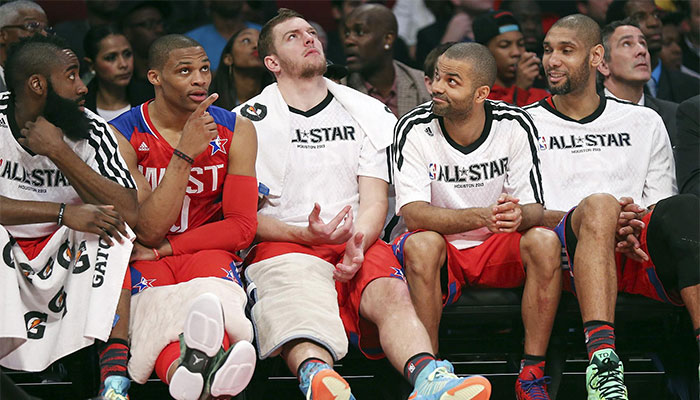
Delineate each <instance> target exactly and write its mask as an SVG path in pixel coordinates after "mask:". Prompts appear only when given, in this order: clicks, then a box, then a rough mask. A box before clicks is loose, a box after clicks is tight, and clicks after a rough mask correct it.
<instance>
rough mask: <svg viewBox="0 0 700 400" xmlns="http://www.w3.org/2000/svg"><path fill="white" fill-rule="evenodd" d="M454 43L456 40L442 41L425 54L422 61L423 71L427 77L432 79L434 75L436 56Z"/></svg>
mask: <svg viewBox="0 0 700 400" xmlns="http://www.w3.org/2000/svg"><path fill="white" fill-rule="evenodd" d="M455 43H456V42H447V43H442V44H439V45H437V46H436V47H435V48H433V49H432V50H430V53H428V55H427V56H425V61H424V62H423V73H424V74H425V76H427V77H429V78H430V79H431V80H432V79H433V76H434V75H435V63H437V59H438V57H440V56H441V55H442V54H443V53H444V52H445V51H446V50H447V49H449V48H450V47H451V46H452V45H453V44H455Z"/></svg>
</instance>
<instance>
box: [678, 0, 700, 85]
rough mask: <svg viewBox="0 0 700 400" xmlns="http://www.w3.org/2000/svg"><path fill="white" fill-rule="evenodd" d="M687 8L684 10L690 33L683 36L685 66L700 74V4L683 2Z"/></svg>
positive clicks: (682, 46)
mask: <svg viewBox="0 0 700 400" xmlns="http://www.w3.org/2000/svg"><path fill="white" fill-rule="evenodd" d="M681 4H682V5H684V6H686V7H684V8H683V9H684V10H685V11H686V13H685V15H687V16H688V28H689V29H688V31H687V32H686V33H685V34H684V35H683V40H682V41H681V48H682V49H683V65H684V66H685V67H686V68H688V69H689V70H691V71H693V72H695V76H698V75H699V74H700V4H698V2H697V1H687V2H681Z"/></svg>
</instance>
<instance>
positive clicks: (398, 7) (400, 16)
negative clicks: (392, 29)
mask: <svg viewBox="0 0 700 400" xmlns="http://www.w3.org/2000/svg"><path fill="white" fill-rule="evenodd" d="M391 11H392V12H393V13H394V15H395V16H396V23H397V25H398V26H399V33H398V35H399V38H401V39H402V40H403V41H404V42H405V43H406V46H408V53H409V55H410V56H411V58H412V59H415V58H416V43H418V31H419V30H421V29H423V28H425V27H426V26H428V25H430V24H432V23H433V22H435V16H434V15H433V13H432V12H430V10H429V9H428V7H426V6H425V1H415V0H397V1H396V4H394V7H393V8H392V10H391Z"/></svg>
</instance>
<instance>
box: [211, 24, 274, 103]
mask: <svg viewBox="0 0 700 400" xmlns="http://www.w3.org/2000/svg"><path fill="white" fill-rule="evenodd" d="M259 35H260V31H258V30H257V29H254V28H245V29H241V30H240V31H238V32H236V33H235V34H234V35H233V36H231V39H229V41H228V42H227V43H226V46H225V47H224V50H223V52H222V53H221V62H220V64H219V68H218V69H217V70H216V76H214V79H213V80H212V82H211V86H210V88H209V92H210V93H218V94H219V99H218V100H216V102H215V103H214V104H215V105H217V106H219V107H222V108H225V109H227V110H231V109H233V108H234V107H235V106H237V105H238V104H241V103H244V102H246V101H247V100H248V99H250V98H252V97H254V96H257V95H258V94H259V93H260V92H261V91H262V90H263V88H264V87H265V86H267V85H268V84H269V83H271V82H272V77H271V76H270V74H268V72H267V70H265V66H264V65H263V63H262V60H261V59H260V57H258V36H259Z"/></svg>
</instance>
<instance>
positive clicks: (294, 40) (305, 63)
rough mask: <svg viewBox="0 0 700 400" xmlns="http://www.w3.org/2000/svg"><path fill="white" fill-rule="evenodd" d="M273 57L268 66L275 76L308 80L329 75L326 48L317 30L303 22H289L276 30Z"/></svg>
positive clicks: (266, 63)
mask: <svg viewBox="0 0 700 400" xmlns="http://www.w3.org/2000/svg"><path fill="white" fill-rule="evenodd" d="M272 38H273V43H274V54H271V55H269V56H267V57H265V65H266V66H267V68H268V69H269V70H270V71H272V72H273V73H275V74H276V75H285V76H289V77H292V78H302V79H309V78H313V77H316V76H322V75H323V73H324V72H326V58H325V56H324V54H323V47H322V46H321V42H320V41H319V40H318V38H317V36H316V30H315V29H314V28H313V27H312V26H311V25H309V23H308V22H306V20H304V19H302V18H291V19H288V20H286V21H284V22H282V23H280V24H278V25H276V26H275V27H274V28H273V32H272Z"/></svg>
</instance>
